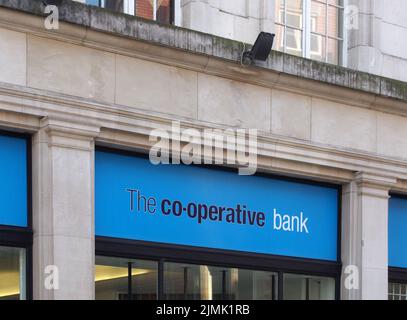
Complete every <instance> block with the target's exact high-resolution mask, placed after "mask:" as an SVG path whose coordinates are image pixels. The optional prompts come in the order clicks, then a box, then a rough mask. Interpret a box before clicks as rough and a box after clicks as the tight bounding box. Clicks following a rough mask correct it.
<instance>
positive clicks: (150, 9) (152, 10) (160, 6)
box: [85, 0, 175, 24]
mask: <svg viewBox="0 0 407 320" xmlns="http://www.w3.org/2000/svg"><path fill="white" fill-rule="evenodd" d="M85 3H86V4H88V5H92V6H98V7H102V8H106V9H108V10H112V11H116V12H123V13H126V14H130V15H134V16H137V17H140V18H144V19H148V20H154V21H157V22H160V23H165V24H171V23H173V22H174V3H175V1H174V0H85Z"/></svg>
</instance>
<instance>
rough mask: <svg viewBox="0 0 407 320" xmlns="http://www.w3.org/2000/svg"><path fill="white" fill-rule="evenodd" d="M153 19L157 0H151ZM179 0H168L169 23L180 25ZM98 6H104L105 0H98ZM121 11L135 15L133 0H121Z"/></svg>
mask: <svg viewBox="0 0 407 320" xmlns="http://www.w3.org/2000/svg"><path fill="white" fill-rule="evenodd" d="M153 1H154V2H153V19H152V21H157V1H158V0H153ZM180 6H181V4H180V0H170V24H174V25H177V26H180V25H181V23H180V14H179V9H180ZM99 7H101V8H104V7H105V0H99ZM123 13H125V14H129V15H132V16H136V17H137V12H136V8H135V5H134V0H123Z"/></svg>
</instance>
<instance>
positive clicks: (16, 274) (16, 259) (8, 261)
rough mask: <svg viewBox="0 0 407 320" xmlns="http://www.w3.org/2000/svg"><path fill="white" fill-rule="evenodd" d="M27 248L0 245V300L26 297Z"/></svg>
mask: <svg viewBox="0 0 407 320" xmlns="http://www.w3.org/2000/svg"><path fill="white" fill-rule="evenodd" d="M25 282H26V280H25V250H24V249H19V248H8V247H0V300H20V299H25Z"/></svg>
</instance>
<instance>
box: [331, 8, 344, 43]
mask: <svg viewBox="0 0 407 320" xmlns="http://www.w3.org/2000/svg"><path fill="white" fill-rule="evenodd" d="M342 21H343V9H338V8H336V7H332V6H329V7H328V35H329V36H331V37H336V38H342V35H343V32H342V29H343V28H342Z"/></svg>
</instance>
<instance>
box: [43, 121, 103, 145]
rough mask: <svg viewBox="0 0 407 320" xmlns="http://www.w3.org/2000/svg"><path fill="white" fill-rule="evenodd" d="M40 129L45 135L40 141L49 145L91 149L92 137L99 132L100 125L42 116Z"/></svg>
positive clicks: (96, 135)
mask: <svg viewBox="0 0 407 320" xmlns="http://www.w3.org/2000/svg"><path fill="white" fill-rule="evenodd" d="M40 128H41V129H40V131H43V132H45V135H43V136H42V138H41V137H40V139H41V140H42V142H46V143H48V145H50V146H59V147H66V148H73V149H84V150H89V149H92V146H93V142H94V139H95V138H96V137H98V136H99V134H100V125H98V124H96V123H89V122H87V123H85V122H84V121H72V120H70V121H68V120H67V119H63V118H59V117H44V118H42V119H41V121H40Z"/></svg>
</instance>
